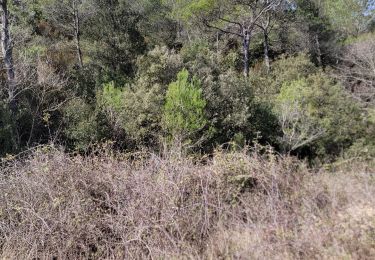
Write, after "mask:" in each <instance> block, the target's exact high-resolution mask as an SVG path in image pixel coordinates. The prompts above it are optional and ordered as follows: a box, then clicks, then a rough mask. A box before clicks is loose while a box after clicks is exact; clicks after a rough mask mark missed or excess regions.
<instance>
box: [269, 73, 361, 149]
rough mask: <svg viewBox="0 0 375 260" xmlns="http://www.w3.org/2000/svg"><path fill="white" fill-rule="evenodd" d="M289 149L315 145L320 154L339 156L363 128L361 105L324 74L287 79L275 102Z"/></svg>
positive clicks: (284, 139)
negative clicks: (288, 80)
mask: <svg viewBox="0 0 375 260" xmlns="http://www.w3.org/2000/svg"><path fill="white" fill-rule="evenodd" d="M275 112H276V114H278V116H279V122H280V126H281V127H282V131H283V133H284V137H283V138H282V139H281V143H282V145H283V146H284V148H285V150H286V151H287V152H290V151H295V150H297V149H300V148H302V147H310V148H312V147H315V149H316V152H317V153H318V154H320V155H324V156H327V155H329V154H330V155H333V154H335V155H337V154H339V153H340V152H342V150H343V149H345V148H348V147H349V146H350V145H351V144H352V143H353V141H354V140H355V139H356V137H357V136H358V135H359V134H360V133H361V129H363V124H364V123H363V121H364V120H363V117H362V115H361V110H360V107H359V106H358V104H357V102H355V100H353V99H351V98H350V96H349V95H347V93H345V91H344V90H343V89H342V86H340V85H339V84H337V83H335V82H334V81H333V80H332V79H331V78H329V77H328V76H327V75H326V74H324V73H321V72H320V73H319V72H318V73H316V74H312V75H309V76H307V77H305V78H300V79H297V80H293V81H290V82H285V83H284V84H283V86H282V88H281V91H280V94H279V95H278V97H277V99H276V102H275Z"/></svg>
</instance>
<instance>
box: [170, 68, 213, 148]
mask: <svg viewBox="0 0 375 260" xmlns="http://www.w3.org/2000/svg"><path fill="white" fill-rule="evenodd" d="M205 107H206V101H205V100H204V99H203V97H202V89H201V83H200V81H199V80H198V79H197V78H196V77H193V78H192V79H191V80H189V72H188V71H187V70H186V69H184V70H182V71H181V72H179V73H178V75H177V81H175V82H172V83H171V84H170V85H169V87H168V91H167V94H166V103H165V105H164V113H163V128H164V130H165V132H166V133H167V135H168V136H169V139H170V140H172V142H176V145H178V146H181V145H184V143H186V142H191V141H193V140H192V138H193V136H194V135H195V134H196V133H197V132H198V131H200V130H202V129H203V128H204V127H205V126H206V125H207V119H206V116H205Z"/></svg>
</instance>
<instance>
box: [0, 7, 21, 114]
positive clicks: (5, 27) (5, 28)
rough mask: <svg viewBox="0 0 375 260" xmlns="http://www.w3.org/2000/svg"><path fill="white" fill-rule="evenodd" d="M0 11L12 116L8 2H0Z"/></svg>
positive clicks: (13, 97)
mask: <svg viewBox="0 0 375 260" xmlns="http://www.w3.org/2000/svg"><path fill="white" fill-rule="evenodd" d="M0 10H1V50H2V53H3V60H4V67H5V70H6V73H7V87H8V102H9V105H10V109H11V111H12V113H13V114H15V112H16V111H17V101H16V82H15V69H14V62H13V43H12V39H11V35H10V29H9V10H8V1H7V0H1V1H0Z"/></svg>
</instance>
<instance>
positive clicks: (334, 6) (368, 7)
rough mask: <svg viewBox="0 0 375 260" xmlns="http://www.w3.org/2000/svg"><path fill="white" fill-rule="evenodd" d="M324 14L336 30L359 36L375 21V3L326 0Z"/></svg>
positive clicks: (353, 0) (368, 0)
mask: <svg viewBox="0 0 375 260" xmlns="http://www.w3.org/2000/svg"><path fill="white" fill-rule="evenodd" d="M323 12H324V14H325V15H326V16H327V17H328V18H329V20H330V23H331V25H332V27H333V28H334V29H335V30H337V31H340V32H341V33H345V34H347V35H359V34H360V33H363V32H366V31H367V29H368V28H369V26H370V25H371V23H372V22H373V21H374V19H375V1H374V0H324V1H323Z"/></svg>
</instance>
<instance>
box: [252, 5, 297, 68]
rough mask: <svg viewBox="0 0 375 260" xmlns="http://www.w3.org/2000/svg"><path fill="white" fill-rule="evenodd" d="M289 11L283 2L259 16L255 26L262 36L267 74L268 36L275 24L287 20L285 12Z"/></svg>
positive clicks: (269, 65) (288, 7) (269, 66)
mask: <svg viewBox="0 0 375 260" xmlns="http://www.w3.org/2000/svg"><path fill="white" fill-rule="evenodd" d="M289 9H290V3H289V2H288V1H283V2H282V3H281V4H280V5H278V6H275V7H273V8H272V9H271V10H269V11H268V12H266V13H265V14H264V15H263V16H261V17H260V18H259V19H258V21H256V22H255V25H256V26H257V27H259V28H260V30H261V31H262V34H263V48H264V63H265V66H266V70H267V73H269V72H270V69H271V64H270V57H269V52H270V34H271V32H272V31H273V30H275V26H276V22H277V21H280V20H285V18H287V15H286V14H287V10H289Z"/></svg>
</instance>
